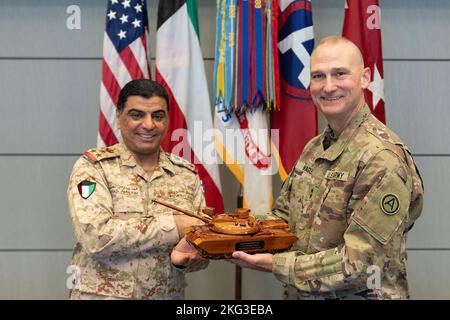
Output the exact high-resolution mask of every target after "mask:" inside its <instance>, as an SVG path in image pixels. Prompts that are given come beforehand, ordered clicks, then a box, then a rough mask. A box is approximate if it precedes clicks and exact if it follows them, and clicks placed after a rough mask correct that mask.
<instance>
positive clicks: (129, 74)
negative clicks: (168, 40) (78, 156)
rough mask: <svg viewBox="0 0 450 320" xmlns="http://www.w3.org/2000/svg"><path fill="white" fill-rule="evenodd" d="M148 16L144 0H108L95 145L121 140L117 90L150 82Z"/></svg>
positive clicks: (104, 144)
mask: <svg viewBox="0 0 450 320" xmlns="http://www.w3.org/2000/svg"><path fill="white" fill-rule="evenodd" d="M147 37H148V17H147V4H146V2H145V0H122V1H118V0H108V6H107V9H106V30H105V35H104V40H103V60H102V81H101V84H100V112H99V127H98V136H97V145H98V146H110V145H113V144H116V143H117V142H119V140H120V139H121V136H120V131H119V130H118V129H117V127H116V105H117V100H118V98H119V93H120V90H121V89H122V87H123V86H125V85H126V84H127V83H128V82H129V81H131V80H133V79H142V78H145V79H150V66H149V59H148V54H147V52H148V47H147Z"/></svg>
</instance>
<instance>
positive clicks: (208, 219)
mask: <svg viewBox="0 0 450 320" xmlns="http://www.w3.org/2000/svg"><path fill="white" fill-rule="evenodd" d="M152 201H153V202H155V203H158V204H160V205H162V206H165V207H167V208H170V209H173V210H175V211H178V212H181V213H183V214H185V215H187V216H190V217H194V218H197V219H200V220H202V221H203V222H206V223H210V222H211V217H208V218H207V217H206V216H204V217H202V216H200V215H198V214H195V213H194V212H191V211H189V210H184V209H182V208H179V207H177V206H175V205H173V204H170V203H168V202H165V201H163V200H161V199H152Z"/></svg>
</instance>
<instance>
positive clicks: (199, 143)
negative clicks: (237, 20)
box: [155, 0, 223, 212]
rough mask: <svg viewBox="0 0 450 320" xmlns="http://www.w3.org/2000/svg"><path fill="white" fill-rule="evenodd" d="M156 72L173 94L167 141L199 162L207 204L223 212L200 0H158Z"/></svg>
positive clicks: (166, 144) (165, 145) (174, 149)
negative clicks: (200, 31) (198, 7)
mask: <svg viewBox="0 0 450 320" xmlns="http://www.w3.org/2000/svg"><path fill="white" fill-rule="evenodd" d="M155 75H156V81H158V82H159V83H161V84H162V85H163V86H164V87H165V88H166V89H167V91H168V92H169V96H170V97H169V98H170V101H169V103H170V111H169V130H168V133H167V136H166V138H165V140H164V141H163V144H162V146H163V148H164V149H165V150H166V151H170V152H172V153H174V154H176V155H178V156H182V157H183V158H185V159H187V160H189V161H190V162H192V163H193V164H194V165H195V167H196V169H197V171H198V173H199V175H200V178H201V180H202V182H203V186H204V189H205V198H206V204H207V205H208V206H210V207H215V208H216V211H217V212H223V200H222V191H221V187H220V176H219V169H218V166H217V154H216V151H215V148H214V133H213V131H212V117H211V105H210V100H209V93H208V86H207V83H206V75H205V67H204V64H203V57H202V51H201V48H200V41H199V30H198V18H197V1H194V0H173V1H167V0H165V1H159V5H158V23H157V34H156V68H155Z"/></svg>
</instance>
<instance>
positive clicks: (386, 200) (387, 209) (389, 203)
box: [380, 193, 400, 216]
mask: <svg viewBox="0 0 450 320" xmlns="http://www.w3.org/2000/svg"><path fill="white" fill-rule="evenodd" d="M380 205H381V210H383V212H384V213H386V214H387V215H389V216H393V215H394V214H396V213H397V212H398V210H399V209H400V200H398V197H397V196H396V195H395V194H393V193H388V194H385V195H384V196H383V198H381V203H380Z"/></svg>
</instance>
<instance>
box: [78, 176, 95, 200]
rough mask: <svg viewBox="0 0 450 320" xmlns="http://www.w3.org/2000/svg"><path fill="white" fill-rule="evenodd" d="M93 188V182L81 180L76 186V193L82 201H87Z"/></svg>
mask: <svg viewBox="0 0 450 320" xmlns="http://www.w3.org/2000/svg"><path fill="white" fill-rule="evenodd" d="M95 186H96V183H95V182H92V181H89V180H83V181H81V182H80V183H79V184H78V193H79V194H80V196H81V197H82V198H83V199H87V198H89V197H90V196H91V195H92V194H93V193H94V191H95Z"/></svg>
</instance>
